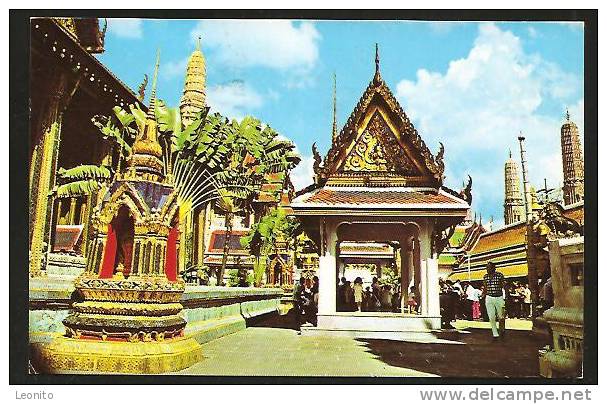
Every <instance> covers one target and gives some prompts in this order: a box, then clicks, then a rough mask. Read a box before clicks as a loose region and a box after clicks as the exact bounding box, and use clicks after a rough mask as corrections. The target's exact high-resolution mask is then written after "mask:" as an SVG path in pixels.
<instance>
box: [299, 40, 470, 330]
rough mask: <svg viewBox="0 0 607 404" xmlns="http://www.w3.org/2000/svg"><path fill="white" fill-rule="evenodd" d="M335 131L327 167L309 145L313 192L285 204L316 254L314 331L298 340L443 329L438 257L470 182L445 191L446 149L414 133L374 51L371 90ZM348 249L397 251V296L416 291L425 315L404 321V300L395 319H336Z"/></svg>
mask: <svg viewBox="0 0 607 404" xmlns="http://www.w3.org/2000/svg"><path fill="white" fill-rule="evenodd" d="M334 122H335V120H334ZM333 128H334V129H333V137H332V145H331V148H330V150H329V151H328V153H327V155H326V156H325V158H324V159H321V157H320V155H319V153H318V152H317V151H316V149H315V147H314V150H313V151H314V154H315V160H316V162H315V164H314V168H315V181H314V184H312V185H311V186H309V187H307V188H306V189H305V191H304V192H302V193H300V194H299V196H297V197H296V198H295V199H294V200H293V201H292V203H291V208H292V210H293V214H294V215H295V216H296V217H298V218H299V219H300V220H301V221H302V223H303V225H304V228H305V230H306V233H307V234H308V235H309V236H310V237H311V238H312V239H313V240H314V242H315V243H316V245H317V246H319V268H318V272H317V275H318V277H319V303H318V324H317V327H309V328H306V329H305V330H304V333H319V332H320V333H330V334H335V333H345V334H347V335H358V334H364V335H368V334H369V333H372V334H373V335H374V336H375V337H380V338H381V336H387V335H390V338H393V334H394V333H398V334H399V335H404V334H405V333H407V332H419V331H430V330H434V329H439V328H440V325H441V321H440V307H439V288H438V259H437V257H438V254H439V252H440V251H441V250H442V248H444V246H445V245H446V244H447V241H448V239H449V237H450V236H449V233H450V229H453V228H455V226H456V225H457V224H458V223H460V222H461V221H462V220H463V219H464V218H465V217H466V215H467V214H468V211H469V208H470V202H471V192H470V191H471V181H469V183H468V186H467V187H466V189H465V190H463V191H461V192H456V191H453V190H450V189H449V188H447V187H445V186H444V185H443V179H444V176H443V172H444V163H443V155H444V149H443V147H442V145H441V146H440V149H439V151H438V153H437V154H436V155H434V154H433V153H431V152H430V150H429V149H428V147H427V146H426V144H425V143H424V141H423V140H422V138H421V137H420V135H419V134H418V132H417V130H416V129H415V127H414V126H413V124H412V123H411V121H410V120H409V118H408V117H407V115H406V113H405V112H404V110H403V109H402V107H401V106H400V105H399V103H398V101H397V100H396V98H395V97H394V95H393V94H392V92H391V90H390V89H389V88H388V86H387V84H386V83H385V81H384V80H383V78H382V76H381V73H380V63H379V52H378V50H377V47H376V54H375V74H374V75H373V78H372V80H371V82H370V83H369V85H368V86H367V88H366V90H365V91H364V93H363V95H362V97H361V98H360V100H359V102H358V104H357V105H356V107H355V109H354V111H353V112H352V113H351V115H350V117H349V118H348V120H347V122H346V124H345V126H344V127H343V128H342V130H341V132H339V133H338V132H337V128H336V125H335V124H334V125H333ZM451 232H452V231H451ZM353 243H365V244H367V245H368V243H380V244H381V243H383V244H387V245H390V246H392V248H395V249H397V250H398V254H397V255H396V256H397V257H399V260H398V261H399V262H398V263H397V267H398V271H399V276H400V290H402V291H403V293H401V296H406V295H407V293H408V291H409V290H410V288H411V287H415V288H416V290H417V292H416V293H417V296H418V300H419V305H420V308H421V314H407V313H404V303H405V302H404V299H402V298H401V311H400V312H398V313H386V312H338V311H337V305H336V289H337V288H336V287H337V277H338V274H340V275H341V274H343V266H344V263H345V262H347V260H348V257H347V256H348V254H347V251H348V250H349V249H351V246H352V244H353ZM375 245H377V244H375ZM344 247H346V248H344ZM344 253H346V254H344ZM344 255H345V256H346V257H344ZM348 280H349V281H354V279H348Z"/></svg>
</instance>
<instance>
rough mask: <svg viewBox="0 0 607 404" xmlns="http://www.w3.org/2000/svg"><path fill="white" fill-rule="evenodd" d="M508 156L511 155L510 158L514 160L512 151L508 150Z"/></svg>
mask: <svg viewBox="0 0 607 404" xmlns="http://www.w3.org/2000/svg"><path fill="white" fill-rule="evenodd" d="M508 154H509V155H510V158H512V149H511V148H508Z"/></svg>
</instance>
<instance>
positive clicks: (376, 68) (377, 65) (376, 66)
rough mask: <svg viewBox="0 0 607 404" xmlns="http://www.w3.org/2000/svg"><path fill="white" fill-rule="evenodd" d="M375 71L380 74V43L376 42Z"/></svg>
mask: <svg viewBox="0 0 607 404" xmlns="http://www.w3.org/2000/svg"><path fill="white" fill-rule="evenodd" d="M375 73H377V74H379V45H378V44H377V42H375Z"/></svg>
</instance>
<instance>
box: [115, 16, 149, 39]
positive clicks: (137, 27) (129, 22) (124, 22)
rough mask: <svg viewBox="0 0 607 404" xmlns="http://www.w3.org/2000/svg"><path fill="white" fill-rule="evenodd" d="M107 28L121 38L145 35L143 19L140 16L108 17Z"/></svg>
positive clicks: (135, 37) (136, 37) (134, 37)
mask: <svg viewBox="0 0 607 404" xmlns="http://www.w3.org/2000/svg"><path fill="white" fill-rule="evenodd" d="M107 30H108V32H109V33H110V34H112V35H116V36H117V37H120V38H130V39H139V38H142V37H143V21H142V20H141V19H139V18H108V23H107Z"/></svg>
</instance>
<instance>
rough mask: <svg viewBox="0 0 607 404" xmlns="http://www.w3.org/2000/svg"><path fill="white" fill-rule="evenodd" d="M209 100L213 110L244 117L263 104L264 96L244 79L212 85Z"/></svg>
mask: <svg viewBox="0 0 607 404" xmlns="http://www.w3.org/2000/svg"><path fill="white" fill-rule="evenodd" d="M207 102H208V104H209V106H210V107H211V109H212V111H217V112H219V113H221V114H222V115H224V116H227V117H229V118H235V119H242V118H243V117H244V116H246V115H248V114H250V113H251V110H253V109H257V108H259V107H261V106H262V105H263V98H262V96H261V95H259V94H258V93H257V92H256V91H255V90H254V89H253V88H251V87H249V86H248V85H247V84H245V83H243V82H242V81H238V80H236V81H232V82H230V83H227V84H219V85H215V86H211V87H209V88H208V89H207Z"/></svg>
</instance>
